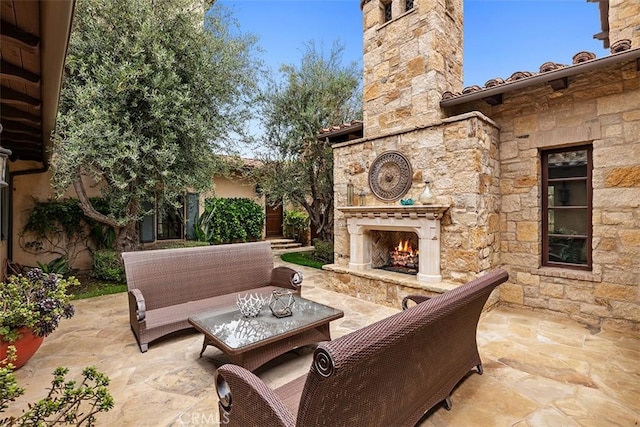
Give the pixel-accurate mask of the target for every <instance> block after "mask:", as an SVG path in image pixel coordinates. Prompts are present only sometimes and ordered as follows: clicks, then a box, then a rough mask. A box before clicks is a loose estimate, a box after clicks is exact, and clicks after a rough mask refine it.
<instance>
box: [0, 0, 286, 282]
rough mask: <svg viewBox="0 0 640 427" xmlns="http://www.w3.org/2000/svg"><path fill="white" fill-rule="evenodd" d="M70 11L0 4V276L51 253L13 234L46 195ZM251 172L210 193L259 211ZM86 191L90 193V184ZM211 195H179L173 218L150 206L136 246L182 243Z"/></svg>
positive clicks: (86, 264)
mask: <svg viewBox="0 0 640 427" xmlns="http://www.w3.org/2000/svg"><path fill="white" fill-rule="evenodd" d="M212 3H213V2H211V1H208V0H207V1H204V2H195V4H196V6H197V7H198V8H202V10H203V13H204V12H205V11H206V10H207V9H208V7H209V6H211V4H212ZM74 8H75V1H73V0H60V1H56V2H51V1H29V2H25V1H22V0H6V1H5V0H3V1H2V7H1V9H0V11H1V13H2V27H3V31H2V43H1V45H0V49H1V53H2V67H1V70H0V71H1V79H0V80H1V84H2V87H1V90H0V101H1V108H0V114H1V122H0V123H1V124H2V132H1V133H0V147H3V148H4V149H8V150H10V152H11V153H10V155H9V158H8V161H7V171H6V174H5V176H4V181H5V182H6V183H7V186H4V187H2V186H0V231H1V239H0V261H1V262H2V266H3V268H2V274H3V275H4V274H5V273H6V271H5V270H6V269H5V268H4V266H5V264H6V261H7V260H11V261H13V262H16V263H18V264H21V265H36V263H37V261H40V262H43V263H46V262H49V261H50V260H51V259H53V258H55V255H52V254H48V255H46V254H33V253H31V251H27V250H25V248H24V241H23V239H22V238H21V232H22V230H23V228H24V225H25V223H26V221H27V217H28V214H29V212H30V211H31V209H32V208H33V200H34V199H35V200H40V201H42V200H47V199H49V198H50V197H52V196H53V190H52V187H51V171H50V170H49V160H50V156H51V151H50V149H51V141H50V138H49V136H50V135H51V131H52V130H53V129H54V128H55V119H56V115H57V108H58V101H59V96H60V89H61V82H62V78H63V71H64V61H65V56H66V52H67V46H68V43H69V37H70V32H71V26H72V20H73V12H74ZM0 152H2V150H0ZM253 166H255V162H254V161H252V160H251V159H243V161H242V162H241V164H240V166H239V167H238V168H237V169H236V170H234V171H232V172H231V173H230V174H228V176H222V175H220V176H215V177H213V178H212V179H213V182H214V186H215V188H216V190H215V194H216V195H218V196H220V197H247V198H251V199H254V200H256V202H257V203H259V204H261V205H262V206H264V197H263V196H262V195H260V194H258V193H257V191H256V187H255V185H254V184H253V183H252V182H251V181H250V180H249V179H248V178H246V177H244V176H243V170H244V169H246V168H247V167H253ZM87 187H88V188H91V186H90V185H88V186H87ZM92 191H93V193H92V194H90V195H92V196H93V195H98V191H97V189H96V188H92ZM213 194H214V193H212V194H211V195H213ZM211 195H204V194H203V195H200V194H194V193H189V192H187V193H186V194H185V203H184V206H183V208H182V209H181V210H180V212H175V213H170V214H168V215H167V214H163V213H162V212H161V211H162V209H158V207H157V206H153V207H149V208H150V209H153V210H154V214H153V215H149V216H148V217H146V218H145V219H144V220H143V221H142V223H141V224H140V236H141V243H143V244H145V243H155V242H157V241H159V240H172V239H178V240H181V239H185V238H189V237H190V235H191V232H190V230H192V228H191V225H192V224H193V222H194V221H195V218H197V215H198V214H199V213H200V212H201V211H202V204H203V203H204V198H205V197H208V196H211ZM64 197H74V198H75V197H76V194H75V191H74V190H73V189H70V190H69V191H68V192H67V194H65V195H64ZM185 218H186V222H185V220H184V219H185ZM280 222H281V220H280ZM91 261H92V260H91V256H90V254H89V253H88V252H83V253H81V255H80V256H79V257H78V259H77V260H76V263H75V264H74V265H73V267H74V268H78V269H82V270H84V269H89V268H91Z"/></svg>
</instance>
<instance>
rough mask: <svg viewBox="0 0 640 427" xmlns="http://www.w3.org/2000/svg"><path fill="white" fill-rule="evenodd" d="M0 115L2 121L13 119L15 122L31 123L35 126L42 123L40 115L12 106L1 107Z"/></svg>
mask: <svg viewBox="0 0 640 427" xmlns="http://www.w3.org/2000/svg"><path fill="white" fill-rule="evenodd" d="M0 117H2V119H3V121H4V120H15V121H16V122H22V123H31V124H33V125H36V126H40V125H41V124H42V120H41V119H40V117H38V116H34V115H33V114H30V113H27V112H26V111H22V110H18V109H17V108H13V107H2V110H0Z"/></svg>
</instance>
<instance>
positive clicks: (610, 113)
mask: <svg viewBox="0 0 640 427" xmlns="http://www.w3.org/2000/svg"><path fill="white" fill-rule="evenodd" d="M597 3H598V4H599V11H600V16H601V23H602V25H601V26H602V28H601V31H600V32H599V33H598V34H596V35H595V36H594V37H596V38H597V39H599V40H602V42H603V43H604V46H605V47H609V48H610V50H611V54H610V55H608V56H606V57H603V58H596V57H595V55H594V54H592V53H590V52H578V53H576V55H575V56H574V57H573V58H568V61H567V62H571V64H569V65H563V64H555V63H550V62H549V63H545V64H541V67H540V69H539V70H535V71H527V72H515V73H513V74H511V75H510V77H508V78H504V79H502V78H496V79H492V80H489V81H488V82H486V84H485V85H484V86H483V87H480V86H472V87H467V88H463V87H462V28H463V25H462V23H463V11H462V1H461V0H447V1H442V2H431V1H426V0H416V1H412V2H407V1H399V0H393V1H390V2H389V1H381V0H362V1H361V8H362V11H363V22H364V89H363V95H364V96H363V105H364V120H363V123H362V125H361V126H362V137H361V138H357V139H350V140H343V141H341V142H337V143H335V144H334V145H333V147H334V182H335V187H334V191H335V201H336V202H335V205H336V210H335V236H336V237H335V259H336V261H335V264H333V265H331V266H327V267H326V268H327V270H328V271H329V273H328V279H327V284H328V286H329V287H331V288H332V289H335V290H338V291H342V292H347V293H349V294H352V295H356V296H359V297H361V298H365V299H368V300H372V301H375V302H378V303H383V304H388V305H393V306H398V305H399V301H400V299H401V298H402V297H403V296H404V295H406V294H410V293H423V294H437V293H441V292H444V291H446V290H448V289H452V288H453V287H455V286H456V285H457V284H459V283H462V282H464V281H467V280H469V279H472V278H474V277H477V276H479V275H482V274H484V273H486V272H488V271H490V270H492V269H494V268H496V267H504V268H506V269H507V270H508V271H509V273H510V280H509V282H508V283H506V284H504V285H502V286H501V287H500V291H499V295H494V297H493V299H492V300H491V302H492V303H502V304H510V305H514V306H524V307H530V308H532V309H535V310H541V311H544V312H549V313H551V312H553V313H559V314H562V315H566V316H570V317H572V318H574V319H576V320H579V321H581V322H584V323H586V324H588V325H591V327H593V328H602V327H610V328H623V329H632V330H638V325H639V321H640V262H638V256H639V255H640V3H638V2H629V1H614V0H611V1H609V0H600V1H598V2H597ZM594 13H597V12H596V9H595V8H594ZM355 126H356V128H355V129H351V131H354V130H355V131H357V126H359V125H358V124H356V125H355ZM338 131H339V129H334V130H333V131H331V130H327V133H328V134H330V133H331V132H338ZM341 132H342V134H345V133H348V130H347V129H342V130H341ZM354 192H355V193H356V194H361V197H359V198H358V200H357V202H356V201H354V199H353V193H354ZM411 202H413V204H409V203H411ZM398 242H400V243H402V244H403V245H399V244H398ZM404 242H407V244H405V243H404ZM407 246H408V247H413V248H416V250H413V249H411V250H407ZM398 248H400V249H398ZM416 252H417V253H416ZM407 260H408V261H407ZM398 266H400V267H401V268H400V269H399V267H398ZM388 267H391V270H393V271H388V270H386V268H388ZM394 269H395V270H394ZM403 269H404V270H403ZM399 270H400V272H398V271H399ZM406 271H409V272H410V273H412V274H405V273H406Z"/></svg>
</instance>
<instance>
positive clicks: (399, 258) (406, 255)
mask: <svg viewBox="0 0 640 427" xmlns="http://www.w3.org/2000/svg"><path fill="white" fill-rule="evenodd" d="M389 256H390V257H391V266H392V267H400V268H401V269H409V270H414V271H415V273H413V274H417V273H418V265H419V263H418V251H417V250H415V251H414V250H413V247H412V246H411V243H409V241H408V240H405V241H400V243H398V246H396V247H395V248H393V251H391V252H389Z"/></svg>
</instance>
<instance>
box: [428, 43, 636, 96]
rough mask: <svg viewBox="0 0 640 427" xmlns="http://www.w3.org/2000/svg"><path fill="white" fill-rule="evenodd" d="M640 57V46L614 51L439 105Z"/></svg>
mask: <svg viewBox="0 0 640 427" xmlns="http://www.w3.org/2000/svg"><path fill="white" fill-rule="evenodd" d="M638 58H640V48H635V49H631V50H627V51H624V52H620V53H615V54H612V55H609V56H605V57H603V58H597V59H592V60H590V61H585V62H582V63H580V64H576V65H570V66H568V67H564V68H559V69H557V70H553V71H548V72H546V73H541V74H536V75H534V76H530V77H525V78H522V79H520V80H516V81H513V82H508V83H502V84H500V85H498V86H494V87H491V88H487V89H482V90H479V91H476V92H471V93H467V94H463V95H459V96H455V97H453V98H449V99H444V100H442V101H440V107H442V108H447V107H453V106H456V105H461V104H466V103H469V102H473V101H477V100H482V99H485V98H491V97H493V96H496V95H501V94H504V93H507V92H513V91H515V90H518V89H524V88H527V87H530V86H534V85H538V84H542V83H547V82H550V81H552V80H558V79H562V78H564V77H570V76H575V75H577V74H580V73H585V72H587V71H591V70H595V69H598V68H604V67H607V66H609V65H613V64H616V63H620V62H626V61H632V60H634V59H636V60H637V59H638Z"/></svg>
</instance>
